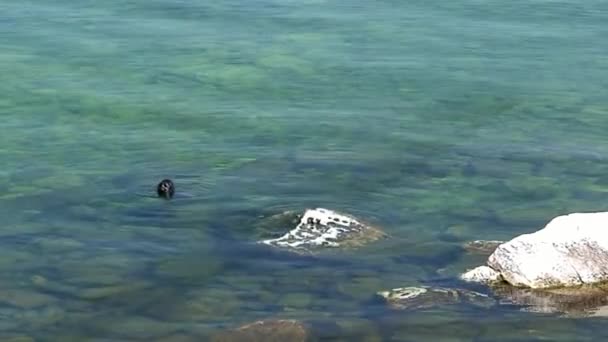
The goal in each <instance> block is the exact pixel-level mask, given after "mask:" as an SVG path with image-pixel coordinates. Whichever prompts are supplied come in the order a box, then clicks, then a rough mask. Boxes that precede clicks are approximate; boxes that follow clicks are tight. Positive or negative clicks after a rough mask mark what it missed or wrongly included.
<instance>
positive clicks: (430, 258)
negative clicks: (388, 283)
mask: <svg viewBox="0 0 608 342" xmlns="http://www.w3.org/2000/svg"><path fill="white" fill-rule="evenodd" d="M463 254H464V250H463V249H462V248H460V247H458V246H454V247H447V248H442V250H441V251H435V252H433V253H432V254H429V255H412V254H402V255H398V256H393V257H392V260H393V261H394V262H396V263H400V264H408V265H424V266H427V267H434V268H443V267H445V266H448V265H450V264H451V263H452V262H454V260H458V259H459V258H460V257H461V256H462V255H463Z"/></svg>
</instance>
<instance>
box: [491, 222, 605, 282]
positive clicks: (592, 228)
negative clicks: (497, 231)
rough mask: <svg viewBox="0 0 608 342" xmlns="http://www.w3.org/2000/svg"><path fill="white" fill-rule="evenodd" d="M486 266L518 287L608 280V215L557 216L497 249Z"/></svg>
mask: <svg viewBox="0 0 608 342" xmlns="http://www.w3.org/2000/svg"><path fill="white" fill-rule="evenodd" d="M487 264H488V266H489V267H491V268H492V269H493V270H495V271H497V272H498V273H500V275H501V276H502V278H503V279H504V280H505V281H507V282H508V283H510V284H512V285H515V286H525V287H530V288H547V287H557V286H576V285H581V284H585V283H596V282H602V281H608V212H598V213H574V214H569V215H564V216H559V217H556V218H554V219H553V220H551V221H550V222H549V223H548V224H547V225H546V226H545V228H543V229H541V230H539V231H537V232H535V233H531V234H524V235H520V236H518V237H516V238H514V239H513V240H511V241H508V242H506V243H503V244H501V245H500V246H498V248H497V249H496V251H494V253H493V254H492V255H490V257H489V258H488V262H487ZM488 273H489V272H488Z"/></svg>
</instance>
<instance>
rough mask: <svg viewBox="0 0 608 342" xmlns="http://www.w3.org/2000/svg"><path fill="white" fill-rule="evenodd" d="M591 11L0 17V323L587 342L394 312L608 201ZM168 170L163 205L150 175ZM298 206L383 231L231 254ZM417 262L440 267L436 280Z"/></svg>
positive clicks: (535, 319)
mask: <svg viewBox="0 0 608 342" xmlns="http://www.w3.org/2000/svg"><path fill="white" fill-rule="evenodd" d="M607 19H608V6H607V5H606V4H605V3H604V2H602V1H587V2H585V4H579V3H577V2H573V1H510V2H498V1H491V2H478V1H464V2H458V3H454V2H452V3H449V4H447V3H446V4H439V3H438V4H433V3H428V1H411V2H407V3H406V2H401V1H380V2H378V1H375V2H364V1H357V0H354V1H322V0H318V1H313V0H302V1H237V0H235V1H222V2H218V3H216V4H206V3H201V2H196V1H187V0H184V1H160V0H157V1H104V2H95V1H80V2H78V4H75V3H74V2H73V1H67V0H65V1H61V0H56V1H50V0H47V1H44V0H34V1H19V2H18V1H4V2H2V3H0V75H2V82H0V94H2V95H1V96H0V114H1V116H2V124H1V126H0V127H1V128H2V134H0V160H2V166H3V167H2V168H1V169H0V215H1V216H2V217H3V223H2V225H1V227H0V270H1V272H0V287H1V288H2V291H1V292H2V293H3V294H2V295H0V334H2V338H4V339H7V338H8V337H15V336H30V337H32V338H35V339H36V340H40V341H58V340H60V341H71V340H73V341H82V340H87V339H88V340H94V339H97V340H114V341H118V340H125V341H137V340H142V341H150V340H157V341H178V340H179V341H181V340H186V341H188V340H193V341H196V340H204V339H205V338H207V336H209V334H211V333H213V332H215V331H217V330H219V329H222V328H224V327H233V326H235V325H238V324H241V323H245V322H249V321H252V320H255V319H262V318H268V317H293V318H299V319H303V320H313V321H316V322H320V324H319V328H318V329H317V330H318V332H317V333H318V334H319V335H320V337H319V339H322V340H323V339H324V340H345V341H346V340H353V339H354V340H357V339H359V340H365V339H366V338H367V340H369V341H376V340H388V341H421V340H437V339H439V340H445V341H471V340H475V341H524V340H526V341H528V340H561V341H571V340H574V339H576V340H580V341H585V340H601V339H602V338H605V337H606V330H605V329H604V328H603V325H604V323H605V322H604V321H602V320H568V319H560V318H556V317H552V316H541V315H535V314H530V313H521V312H518V311H517V310H516V309H513V308H496V309H493V310H489V311H487V310H484V311H482V310H474V309H471V308H461V307H451V308H446V309H438V310H430V311H424V312H408V313H395V312H392V311H390V310H388V309H387V308H386V307H384V306H382V305H380V304H378V303H377V302H375V301H374V300H373V299H372V297H373V293H374V292H376V291H378V290H383V289H387V288H391V287H398V286H406V285H416V284H421V283H431V284H433V283H440V282H443V283H446V282H447V283H451V282H453V279H454V278H455V277H456V275H457V274H458V273H459V272H461V271H462V270H463V269H465V268H466V267H470V266H472V265H475V264H476V263H479V262H480V261H479V260H472V259H471V258H468V257H466V256H464V255H463V253H462V251H461V249H460V248H459V246H460V244H461V243H462V242H464V241H468V240H472V239H508V238H510V237H512V236H514V235H517V234H520V233H523V232H528V231H531V230H534V229H536V228H538V227H540V226H542V225H544V224H545V223H546V222H547V221H548V220H549V219H550V218H552V217H554V216H556V215H559V214H563V213H567V212H572V211H578V210H584V211H592V210H605V209H606V203H605V199H606V196H607V195H608V194H607V192H608V178H607V177H606V174H607V173H608V167H607V166H606V162H607V160H606V159H607V157H606V151H607V148H608V141H607V140H606V139H605V132H606V129H607V128H608V115H607V114H608V100H606V97H605V95H604V94H605V93H606V91H607V90H608V63H607V62H606V61H607V60H606V58H605V56H606V54H607V53H608V41H607V40H606V39H605V37H606V36H607V35H608V26H607V25H606V24H605V23H606V22H607ZM163 177H171V178H173V179H174V180H175V181H176V183H177V187H178V192H179V193H180V195H179V196H178V198H176V199H175V200H174V201H171V202H165V201H159V200H157V199H155V198H150V197H148V196H149V195H153V194H154V193H153V190H154V186H155V184H156V182H158V181H159V180H160V179H162V178H163ZM309 206H325V207H330V208H333V209H337V210H344V211H347V212H349V213H352V214H355V215H357V216H359V217H361V218H365V219H368V220H370V221H372V222H374V223H376V224H378V225H380V226H382V227H383V228H384V229H385V230H386V231H387V232H388V233H390V234H391V236H392V237H393V238H392V239H391V240H390V241H387V242H384V243H379V244H375V245H372V246H369V247H368V248H365V249H362V250H359V251H356V252H349V253H330V254H327V255H322V256H320V257H315V258H309V257H297V256H290V255H288V254H284V253H280V252H276V251H271V250H268V249H264V248H261V247H259V246H255V245H253V244H251V242H252V241H255V240H256V239H258V238H260V232H258V231H256V230H255V229H253V228H252V227H253V222H255V219H256V218H257V217H258V216H259V215H260V214H263V213H267V212H276V211H281V210H285V209H299V208H304V207H309ZM438 270H439V271H438Z"/></svg>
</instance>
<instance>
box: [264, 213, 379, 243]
mask: <svg viewBox="0 0 608 342" xmlns="http://www.w3.org/2000/svg"><path fill="white" fill-rule="evenodd" d="M365 229H367V227H366V226H365V225H364V224H362V223H361V222H359V221H358V220H356V219H354V218H352V217H350V216H347V215H344V214H340V213H337V212H335V211H333V210H329V209H324V208H316V209H308V210H306V212H305V213H304V215H303V216H302V218H301V219H300V222H299V223H298V225H297V226H296V227H295V228H294V229H292V230H290V231H289V232H287V233H286V234H285V235H283V236H281V237H279V238H276V239H267V240H262V241H261V242H262V243H264V244H267V245H273V246H278V247H291V248H306V247H315V246H325V247H339V246H340V242H341V241H342V240H345V239H348V238H349V235H351V233H357V234H358V233H361V232H362V231H363V230H365Z"/></svg>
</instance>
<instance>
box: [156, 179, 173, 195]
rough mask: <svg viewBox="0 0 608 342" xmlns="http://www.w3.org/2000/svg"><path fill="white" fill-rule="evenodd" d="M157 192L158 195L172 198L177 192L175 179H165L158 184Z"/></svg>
mask: <svg viewBox="0 0 608 342" xmlns="http://www.w3.org/2000/svg"><path fill="white" fill-rule="evenodd" d="M156 193H157V194H158V197H163V198H166V199H171V198H172V197H173V194H174V193H175V185H174V184H173V181H172V180H170V179H163V180H162V181H161V182H160V183H158V185H157V186H156Z"/></svg>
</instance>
